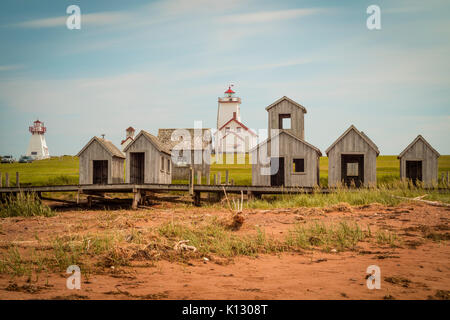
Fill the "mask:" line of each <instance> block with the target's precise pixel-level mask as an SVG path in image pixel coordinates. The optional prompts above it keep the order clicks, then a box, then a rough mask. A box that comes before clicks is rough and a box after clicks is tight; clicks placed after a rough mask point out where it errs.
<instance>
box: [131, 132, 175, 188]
mask: <svg viewBox="0 0 450 320" xmlns="http://www.w3.org/2000/svg"><path fill="white" fill-rule="evenodd" d="M124 152H125V153H126V159H127V161H126V170H125V182H126V183H135V184H144V183H160V184H170V183H171V182H172V161H171V159H170V158H171V156H170V150H169V148H168V147H166V146H165V145H164V144H163V143H162V142H161V141H160V140H159V139H158V138H157V137H155V136H154V135H152V134H150V133H148V132H146V131H144V130H141V132H139V134H138V135H137V136H136V138H134V140H133V141H132V142H131V143H130V144H129V145H128V146H126V147H125V149H124Z"/></svg>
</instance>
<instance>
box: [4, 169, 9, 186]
mask: <svg viewBox="0 0 450 320" xmlns="http://www.w3.org/2000/svg"><path fill="white" fill-rule="evenodd" d="M5 187H7V188H9V173H8V172H5Z"/></svg>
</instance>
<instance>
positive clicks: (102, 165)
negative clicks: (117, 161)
mask: <svg viewBox="0 0 450 320" xmlns="http://www.w3.org/2000/svg"><path fill="white" fill-rule="evenodd" d="M92 183H93V184H108V160H93V178H92Z"/></svg>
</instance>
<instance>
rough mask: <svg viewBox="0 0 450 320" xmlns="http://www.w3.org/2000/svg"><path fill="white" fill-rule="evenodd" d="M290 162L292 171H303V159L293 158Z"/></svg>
mask: <svg viewBox="0 0 450 320" xmlns="http://www.w3.org/2000/svg"><path fill="white" fill-rule="evenodd" d="M292 164H293V171H294V172H305V159H294V160H293V161H292Z"/></svg>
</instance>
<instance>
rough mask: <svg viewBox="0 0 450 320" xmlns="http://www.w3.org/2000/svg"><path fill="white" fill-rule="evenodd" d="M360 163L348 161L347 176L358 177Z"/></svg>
mask: <svg viewBox="0 0 450 320" xmlns="http://www.w3.org/2000/svg"><path fill="white" fill-rule="evenodd" d="M358 172H359V164H358V162H347V176H348V177H357V176H358V175H359V174H358Z"/></svg>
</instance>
